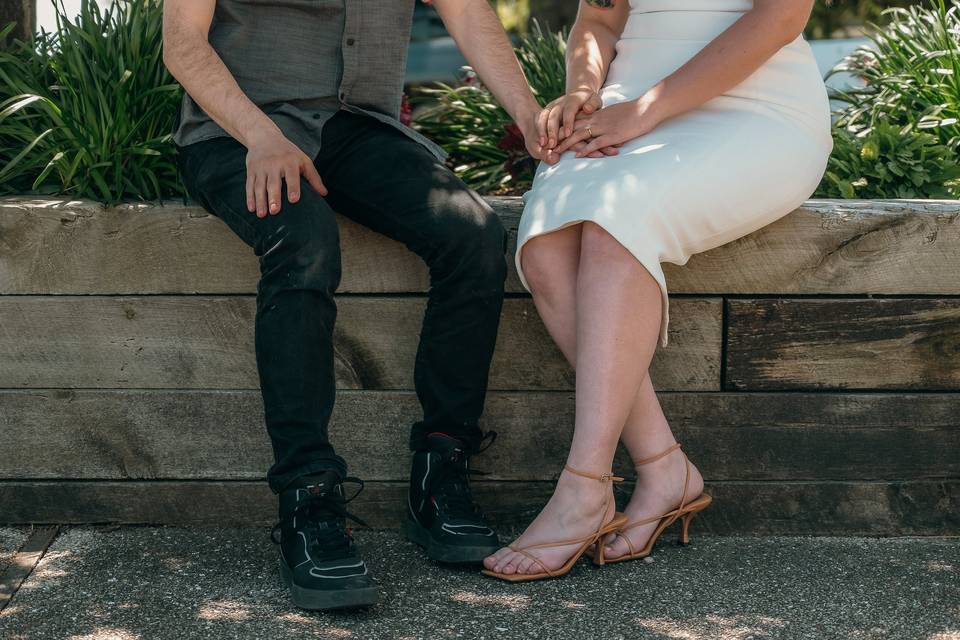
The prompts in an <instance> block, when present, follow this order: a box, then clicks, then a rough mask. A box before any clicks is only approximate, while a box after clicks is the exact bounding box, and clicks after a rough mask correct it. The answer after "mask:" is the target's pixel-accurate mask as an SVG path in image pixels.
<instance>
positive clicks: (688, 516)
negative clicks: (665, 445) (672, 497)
mask: <svg viewBox="0 0 960 640" xmlns="http://www.w3.org/2000/svg"><path fill="white" fill-rule="evenodd" d="M679 448H680V443H679V442H678V443H676V444H675V445H673V446H672V447H670V448H669V449H667V450H666V451H663V452H661V453H658V454H657V455H655V456H651V457H649V458H644V459H643V460H636V461H634V463H633V464H634V465H636V466H637V467H642V466H643V465H645V464H650V463H651V462H656V461H657V460H660V459H661V458H664V457H666V456H668V455H670V454H671V453H673V452H674V451H677V450H678V449H679ZM681 453H683V452H681ZM683 459H684V461H685V462H686V464H687V466H686V475H684V478H683V496H681V498H680V506H678V507H677V508H676V509H674V510H672V511H668V512H667V513H665V514H663V515H662V516H656V517H653V518H646V519H644V520H638V521H637V522H631V523H630V524H627V525H626V526H623V527H621V528H620V529H618V530H616V531H614V535H615V536H616V537H617V538H623V539H624V541H625V542H626V543H627V548H629V549H630V553H627V554H624V555H622V556H618V557H616V558H610V559H603V562H604V563H614V562H624V561H626V560H639V559H640V558H645V557H647V556H648V555H650V552H651V551H653V545H654V544H656V542H657V538H659V537H660V534H661V533H663V532H664V530H666V528H667V527H669V526H670V525H672V524H673V523H674V522H676V521H677V520H680V523H681V529H680V544H687V543H689V542H690V522H691V521H692V520H693V519H694V518H695V517H696V515H697V514H698V513H700V512H701V511H703V510H704V509H706V508H707V507H709V506H710V503H711V502H713V498H711V497H710V496H709V495H707V494H706V493H701V494H700V495H699V496H698V497H697V498H696V499H694V500H691V501H690V502H687V486H688V484H689V482H690V466H691V465H690V460H689V459H688V458H687V456H686V454H684V455H683ZM658 520H659V521H660V524H658V525H657V528H656V529H654V530H653V535H651V536H650V539H649V540H648V541H647V544H646V545H644V547H643V548H642V549H640V550H637V549H634V547H633V543H632V542H630V538H628V537H627V536H626V535H624V533H625V532H626V531H629V530H630V529H633V528H634V527H642V526H643V525H645V524H650V523H651V522H656V521H658ZM603 546H604V545H603V541H602V540H600V541H598V542H597V548H598V549H599V555H600V556H601V557H602V556H603ZM594 555H595V556H596V555H597V553H595V554H594Z"/></svg>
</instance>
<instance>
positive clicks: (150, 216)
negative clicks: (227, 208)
mask: <svg viewBox="0 0 960 640" xmlns="http://www.w3.org/2000/svg"><path fill="white" fill-rule="evenodd" d="M488 200H489V201H490V202H491V204H492V205H493V207H494V209H495V210H496V211H497V212H498V214H499V215H500V216H501V218H502V219H503V221H504V223H505V225H506V227H507V228H508V230H509V231H510V234H511V250H510V252H509V253H510V255H512V253H513V249H512V247H513V246H514V245H515V235H516V227H517V222H518V220H519V214H520V212H521V209H522V203H521V202H520V200H519V199H517V198H489V199H488ZM958 220H960V203H957V202H952V201H944V202H938V201H902V200H901V201H846V200H844V201H831V200H815V201H810V202H809V203H807V204H806V205H805V206H804V207H802V208H801V209H799V210H797V211H795V212H793V213H791V214H790V215H788V216H786V217H785V218H783V219H782V220H780V221H778V222H776V223H774V224H772V225H770V226H768V227H767V228H765V229H763V230H761V231H758V232H757V233H754V234H751V235H749V236H747V237H746V238H743V239H741V240H737V241H735V242H731V243H729V244H727V245H724V246H723V247H719V248H717V249H714V250H712V251H709V252H706V253H704V254H701V255H698V256H695V257H694V258H693V259H692V260H691V261H690V262H689V263H688V264H687V265H686V266H685V267H676V266H673V265H667V266H666V267H665V271H666V273H667V282H668V284H669V287H670V290H671V291H672V292H673V293H688V294H720V293H728V294H767V293H784V294H789V293H796V294H866V293H875V294H903V295H906V294H947V295H956V294H960V284H958V280H957V279H956V278H955V277H953V274H956V273H958V272H960V221H958ZM340 222H341V231H342V246H343V261H344V269H343V272H344V273H343V283H342V285H341V291H342V292H364V293H390V292H422V291H425V290H426V287H427V285H428V277H427V273H426V270H425V269H424V267H423V265H422V264H421V263H420V261H419V259H418V258H416V257H415V256H413V255H411V254H410V253H409V252H407V251H406V250H405V249H404V248H403V247H402V246H401V245H399V244H397V243H395V242H393V241H391V240H387V239H386V238H383V237H381V236H378V235H376V234H374V233H372V232H370V231H368V230H366V229H363V228H362V227H359V226H357V225H355V224H353V223H351V222H349V221H347V220H343V219H342V220H341V221H340ZM508 262H509V263H510V268H511V274H510V277H509V281H508V288H509V290H510V291H515V292H518V291H522V287H521V286H520V283H519V280H518V279H517V277H516V274H515V273H514V272H513V269H514V267H513V260H508ZM258 276H259V274H258V267H257V262H256V259H255V258H254V257H253V255H252V253H251V251H250V250H249V249H248V248H247V247H246V246H245V245H244V244H243V243H242V242H240V241H239V240H237V239H236V238H235V237H234V236H233V234H232V233H231V232H230V231H229V230H228V229H227V228H226V226H225V225H224V224H223V223H221V222H220V221H219V220H218V219H216V218H214V217H212V216H209V215H208V214H206V213H205V212H204V211H203V210H202V209H200V208H198V207H196V206H183V205H182V204H168V205H167V206H164V207H158V206H152V205H144V204H141V205H124V206H121V207H115V208H109V209H104V208H103V207H101V206H100V205H97V204H94V203H90V202H76V201H68V200H55V199H33V200H31V199H23V198H6V199H0V295H2V294H4V293H8V294H60V293H62V294H99V293H115V294H146V293H150V294H157V293H209V294H216V293H253V292H254V291H255V285H256V282H257V278H258Z"/></svg>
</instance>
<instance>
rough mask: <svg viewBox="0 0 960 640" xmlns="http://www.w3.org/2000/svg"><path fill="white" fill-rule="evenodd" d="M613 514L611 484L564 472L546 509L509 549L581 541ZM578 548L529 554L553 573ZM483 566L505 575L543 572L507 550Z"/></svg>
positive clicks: (484, 562)
mask: <svg viewBox="0 0 960 640" xmlns="http://www.w3.org/2000/svg"><path fill="white" fill-rule="evenodd" d="M608 498H609V505H610V508H609V509H608V513H607V514H606V517H604V513H603V508H604V505H605V504H608V502H607V499H608ZM614 512H615V509H614V505H613V487H612V485H611V483H609V482H598V481H597V480H592V479H589V478H582V477H580V476H576V475H574V474H572V473H569V472H564V473H562V474H560V479H559V480H558V481H557V487H556V489H554V491H553V496H551V498H550V501H549V502H548V503H547V506H545V507H544V508H543V511H541V512H540V513H539V515H537V517H536V519H534V521H533V522H531V523H530V525H529V526H528V527H527V528H526V530H525V531H524V532H523V534H521V535H520V537H519V538H517V539H516V540H514V541H513V543H512V545H511V546H513V547H515V548H517V549H524V548H526V547H529V546H531V545H536V544H545V543H551V542H557V541H561V540H574V539H578V538H583V537H586V536H589V535H591V534H593V533H595V532H596V531H597V529H599V528H600V527H601V525H603V524H606V523H607V522H610V520H612V519H613V515H614ZM601 519H602V520H603V522H601ZM578 547H580V544H571V545H564V546H560V547H543V548H540V549H534V550H532V551H529V552H528V553H530V554H531V555H533V556H535V557H536V558H537V559H538V560H540V562H542V563H543V564H544V565H545V566H547V567H548V568H549V569H550V570H551V571H554V570H556V569H559V568H560V567H562V566H563V565H564V564H566V563H567V561H568V560H569V559H570V557H571V556H572V555H573V554H574V553H576V551H577V548H578ZM483 566H484V568H486V569H488V570H490V571H495V572H497V573H504V574H508V575H510V574H514V573H519V574H526V573H542V572H543V567H541V566H540V564H538V563H537V562H534V561H533V560H531V559H530V558H528V557H527V556H525V555H523V554H522V553H518V552H516V551H514V550H513V549H510V548H509V547H503V548H502V549H500V550H499V551H497V552H496V553H494V554H493V555H491V556H488V557H487V558H485V559H484V561H483Z"/></svg>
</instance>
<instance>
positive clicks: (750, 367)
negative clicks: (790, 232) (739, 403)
mask: <svg viewBox="0 0 960 640" xmlns="http://www.w3.org/2000/svg"><path fill="white" fill-rule="evenodd" d="M727 304H728V327H729V330H728V337H727V343H728V348H727V369H726V376H727V377H726V388H727V389H730V390H741V391H746V390H778V389H859V390H866V389H885V390H895V389H900V390H924V391H954V390H958V389H960V300H957V299H929V298H921V299H879V300H808V299H799V300H789V299H779V300H730V301H728V303H727Z"/></svg>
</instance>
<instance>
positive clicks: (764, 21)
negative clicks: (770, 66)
mask: <svg viewBox="0 0 960 640" xmlns="http://www.w3.org/2000/svg"><path fill="white" fill-rule="evenodd" d="M789 4H790V5H791V6H790V7H789V8H788V9H785V8H784V7H783V2H782V0H777V1H775V2H769V1H768V2H760V1H758V2H756V3H755V4H754V8H753V9H752V10H751V11H748V12H747V13H746V14H744V16H743V17H742V18H740V19H739V20H738V21H737V22H736V23H734V24H733V25H732V26H731V27H730V28H729V29H727V30H726V31H724V32H723V33H722V34H720V35H719V36H718V37H717V38H716V39H715V40H713V42H711V43H710V44H708V45H707V46H706V47H704V48H703V50H701V51H700V53H698V54H697V55H695V56H694V57H693V58H691V59H690V60H689V61H688V62H687V63H686V64H684V65H683V66H682V67H680V68H679V69H678V70H677V71H675V72H674V73H672V74H670V75H669V76H667V77H666V78H664V79H663V80H662V81H660V82H659V83H658V84H657V85H655V86H654V87H653V88H652V89H650V90H649V91H648V92H647V94H646V95H644V96H643V97H642V98H640V100H641V101H647V102H649V103H650V105H651V107H652V108H653V109H654V110H655V111H657V112H658V115H659V116H660V119H667V118H671V117H673V116H676V115H679V114H681V113H685V112H687V111H689V110H691V109H695V108H697V107H699V106H700V105H702V104H704V103H705V102H707V101H709V100H711V99H713V98H716V97H717V96H720V95H722V94H724V93H726V92H727V91H729V90H730V89H732V88H734V87H735V86H737V85H738V84H740V83H741V82H743V81H744V80H746V79H747V78H748V77H750V75H752V74H753V73H754V72H755V71H756V70H757V69H759V68H760V67H761V66H762V65H763V64H764V63H765V62H767V61H768V60H769V59H770V58H772V57H773V56H774V55H775V54H776V53H777V52H778V51H779V50H780V49H782V48H783V47H784V46H786V45H787V44H789V43H790V42H792V41H793V40H795V39H796V38H797V36H799V35H800V33H801V32H802V31H803V27H804V25H805V24H806V21H807V18H808V17H809V15H810V10H811V8H812V4H813V3H812V0H791V2H790V3H789Z"/></svg>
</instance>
